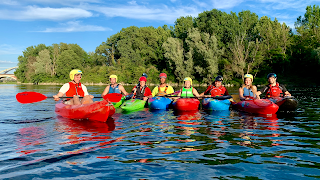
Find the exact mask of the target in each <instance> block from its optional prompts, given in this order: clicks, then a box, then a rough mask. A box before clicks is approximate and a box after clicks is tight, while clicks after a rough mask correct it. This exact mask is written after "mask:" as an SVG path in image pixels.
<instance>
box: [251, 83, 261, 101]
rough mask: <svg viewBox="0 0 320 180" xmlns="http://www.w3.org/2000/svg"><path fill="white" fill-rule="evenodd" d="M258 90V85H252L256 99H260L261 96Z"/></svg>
mask: <svg viewBox="0 0 320 180" xmlns="http://www.w3.org/2000/svg"><path fill="white" fill-rule="evenodd" d="M257 91H258V89H257V86H252V93H253V98H254V99H260V97H259V96H257Z"/></svg>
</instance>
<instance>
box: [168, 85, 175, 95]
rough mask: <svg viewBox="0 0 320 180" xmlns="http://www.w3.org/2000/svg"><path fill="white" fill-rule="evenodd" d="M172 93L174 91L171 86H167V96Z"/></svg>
mask: <svg viewBox="0 0 320 180" xmlns="http://www.w3.org/2000/svg"><path fill="white" fill-rule="evenodd" d="M172 93H174V89H173V87H172V86H168V89H167V94H172Z"/></svg>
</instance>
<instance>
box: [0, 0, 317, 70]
mask: <svg viewBox="0 0 320 180" xmlns="http://www.w3.org/2000/svg"><path fill="white" fill-rule="evenodd" d="M319 4H320V0H281V1H279V0H255V1H250V0H202V1H200V0H162V1H152V0H140V1H135V0H117V1H112V0H1V1H0V24H1V26H0V71H1V70H3V69H6V68H9V67H14V66H16V65H17V62H18V60H17V58H18V56H19V55H22V51H23V50H25V49H26V48H27V47H29V46H33V45H38V44H45V45H47V46H50V45H52V44H53V43H60V42H64V43H74V44H78V45H79V46H81V47H82V48H83V49H84V50H85V51H87V52H94V51H95V49H96V47H97V46H99V45H100V44H101V43H102V42H104V41H106V40H107V38H108V37H110V36H111V35H113V34H116V33H117V32H119V31H120V30H121V29H122V28H125V27H129V26H138V27H145V26H153V27H159V26H163V25H165V24H166V25H168V26H173V25H174V22H175V20H176V19H177V18H179V17H181V16H188V15H189V16H192V17H197V15H198V14H199V13H201V12H203V11H206V10H212V9H219V10H221V11H224V12H227V13H230V12H231V11H232V12H240V11H242V10H250V11H251V12H254V13H256V14H258V16H259V17H262V16H268V17H270V18H271V19H272V20H274V18H275V17H276V18H277V19H278V21H279V22H281V23H282V22H284V23H286V24H287V25H289V26H290V27H292V28H294V22H295V21H296V19H297V18H298V17H299V16H303V15H304V13H305V9H306V7H307V6H308V5H319Z"/></svg>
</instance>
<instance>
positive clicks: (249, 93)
mask: <svg viewBox="0 0 320 180" xmlns="http://www.w3.org/2000/svg"><path fill="white" fill-rule="evenodd" d="M242 89H243V97H245V98H249V99H254V96H253V92H252V90H251V88H250V89H248V88H247V87H243V88H242Z"/></svg>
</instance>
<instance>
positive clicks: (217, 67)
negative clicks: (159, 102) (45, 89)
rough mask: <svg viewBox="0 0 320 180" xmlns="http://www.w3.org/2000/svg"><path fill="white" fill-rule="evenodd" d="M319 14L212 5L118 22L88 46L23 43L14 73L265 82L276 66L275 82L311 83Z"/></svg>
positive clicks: (318, 50)
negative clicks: (290, 19)
mask: <svg viewBox="0 0 320 180" xmlns="http://www.w3.org/2000/svg"><path fill="white" fill-rule="evenodd" d="M318 19H320V8H319V5H313V6H311V5H310V6H307V7H306V11H305V14H304V15H303V16H299V17H297V21H296V22H295V27H294V28H295V29H294V30H293V29H292V28H293V27H289V26H287V25H286V24H285V23H280V22H279V21H278V20H277V18H275V19H274V20H272V19H271V18H269V17H267V16H262V17H259V16H258V15H257V14H256V13H254V12H250V11H245V10H244V11H241V12H239V13H234V12H230V13H226V12H223V11H220V10H218V9H212V10H210V11H204V12H202V13H199V14H198V16H197V17H191V16H186V17H180V18H178V19H176V21H175V23H174V26H170V27H169V26H167V25H163V26H162V27H158V28H155V27H152V26H148V27H137V26H130V27H126V28H123V29H122V30H121V31H119V32H118V33H116V34H114V35H112V36H110V37H108V38H107V40H106V41H104V39H102V41H103V42H102V43H101V44H100V45H98V46H97V47H96V49H95V52H86V51H84V50H83V49H82V48H81V47H80V46H79V45H77V44H66V43H63V42H61V43H60V44H52V45H51V46H46V45H45V44H38V45H34V46H29V47H27V48H26V49H25V50H24V51H23V52H22V53H23V55H21V56H19V57H18V61H19V63H18V66H19V67H18V68H17V69H16V71H15V72H14V74H15V76H16V77H17V78H18V81H20V82H22V83H32V84H43V83H44V84H46V83H48V82H60V83H58V84H59V85H60V84H64V82H65V81H67V80H69V73H70V71H71V70H72V69H80V70H81V71H82V72H83V74H84V75H83V78H82V82H92V83H84V84H88V85H94V84H95V85H106V84H107V83H102V82H108V81H109V76H110V75H113V74H115V75H117V76H118V82H122V84H123V85H129V84H130V85H132V83H133V84H134V82H137V80H138V79H139V77H140V76H141V74H142V73H146V74H148V81H147V84H157V83H158V82H159V74H160V73H166V74H167V82H171V83H172V84H177V85H179V84H182V83H183V79H184V78H185V77H190V78H191V79H192V80H193V84H197V85H199V86H205V85H207V84H212V82H213V81H214V79H215V77H216V76H217V75H221V76H223V78H224V81H223V82H224V84H227V86H228V84H229V85H230V86H231V85H232V84H233V85H234V86H238V85H240V84H242V83H243V80H244V75H245V74H247V73H249V74H252V75H253V77H254V84H266V83H267V80H266V77H267V74H269V73H276V74H277V76H278V81H280V83H282V84H288V83H289V82H290V83H293V84H301V85H304V84H308V85H317V84H320V79H319V78H315V77H318V74H319V73H320V33H319V32H320V21H318ZM283 82H284V83H283ZM49 84H51V83H49ZM53 84H55V83H53Z"/></svg>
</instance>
